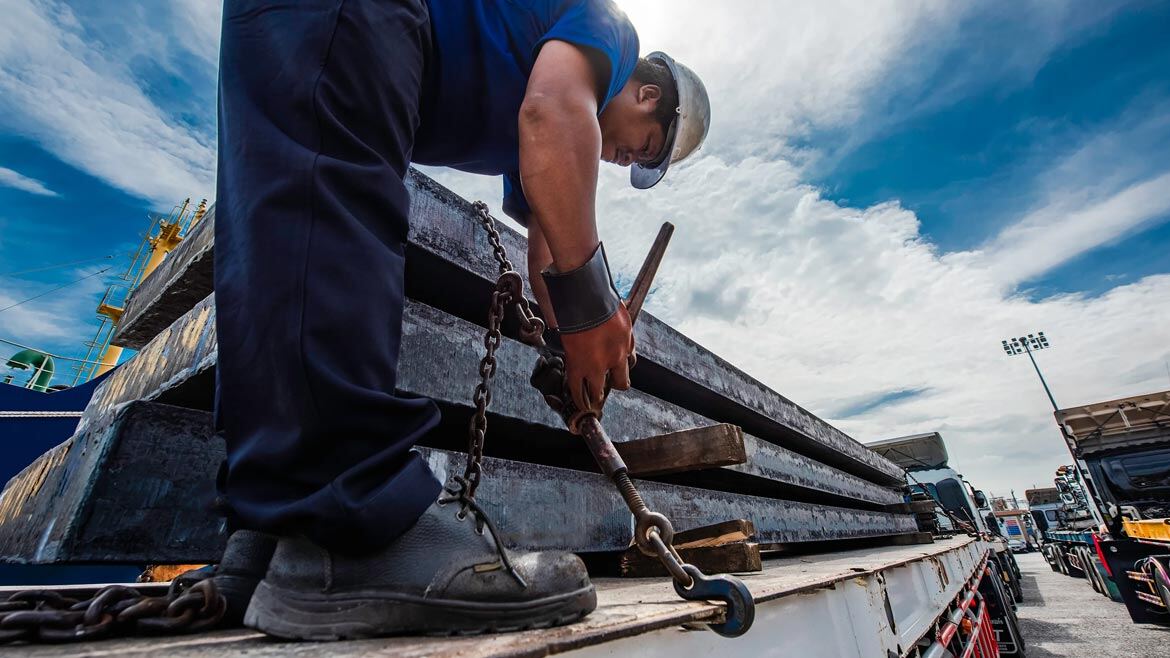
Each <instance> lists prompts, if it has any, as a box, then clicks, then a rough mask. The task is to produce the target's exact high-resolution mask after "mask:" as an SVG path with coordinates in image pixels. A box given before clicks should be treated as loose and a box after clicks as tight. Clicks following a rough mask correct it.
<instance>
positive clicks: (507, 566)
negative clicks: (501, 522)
mask: <svg viewBox="0 0 1170 658" xmlns="http://www.w3.org/2000/svg"><path fill="white" fill-rule="evenodd" d="M459 491H460V489H458V487H456V488H455V489H454V490H453V489H448V490H445V491H444V493H443V495H442V497H440V498H439V500H438V501H436V502H435V503H434V504H432V505H431V506H430V507H429V508H427V511H426V512H424V513H423V515H422V516H421V517H420V518H419V520H418V521H417V522H416V523H415V525H414V526H413V527H412V528H411V529H410V530H408V531H406V533H405V534H404V535H402V536H401V537H399V538H398V539H396V540H394V542H393V543H391V544H390V545H389V546H387V547H386V548H384V549H382V550H380V551H377V552H375V553H372V554H368V555H361V556H349V555H341V554H338V553H334V552H330V551H327V550H325V549H324V548H321V547H319V546H317V545H316V544H313V543H312V542H310V541H308V540H306V539H301V538H281V539H280V541H279V543H278V545H277V548H276V554H275V555H274V556H273V558H272V565H271V567H270V568H269V570H268V575H267V576H266V577H265V578H264V580H263V582H261V583H260V585H259V587H257V588H256V593H255V595H253V597H252V604H251V605H250V606H249V607H248V612H247V615H246V616H245V618H244V624H245V625H246V626H249V627H251V628H255V629H257V630H260V631H263V632H264V633H267V634H269V635H274V636H277V637H281V638H288V639H299V640H337V639H349V638H363V637H375V636H380V635H395V634H415V633H425V634H432V635H434V634H437V635H451V634H460V635H464V634H476V633H485V632H494V631H512V630H521V629H528V628H545V627H549V626H555V625H558V624H566V623H570V622H573V621H576V620H577V619H580V618H582V617H584V616H585V615H587V614H589V613H590V612H592V611H593V609H594V608H595V607H596V606H597V595H596V593H595V592H594V590H593V584H592V583H590V582H589V574H588V573H587V572H586V571H585V565H584V564H583V563H582V562H581V560H580V558H578V557H577V556H575V555H573V554H572V553H565V552H552V551H550V552H540V553H521V552H513V551H508V550H506V549H505V548H504V547H503V545H502V544H501V543H500V541H499V540H498V539H497V538H496V532H495V529H494V527H493V526H492V524H491V522H490V521H489V520H488V519H487V517H486V516H485V515H484V514H483V511H482V510H481V509H480V508H479V506H478V505H477V504H475V503H474V502H473V501H471V502H469V501H468V500H467V498H465V497H462V496H460V495H459V493H458V492H459Z"/></svg>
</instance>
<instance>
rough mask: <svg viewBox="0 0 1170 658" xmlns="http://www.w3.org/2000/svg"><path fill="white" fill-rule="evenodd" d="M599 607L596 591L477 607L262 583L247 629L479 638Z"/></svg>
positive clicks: (329, 636)
mask: <svg viewBox="0 0 1170 658" xmlns="http://www.w3.org/2000/svg"><path fill="white" fill-rule="evenodd" d="M596 607H597V593H596V591H595V590H594V589H593V585H589V586H587V587H583V588H581V589H579V590H576V591H574V592H569V593H566V594H560V595H557V596H550V597H545V598H542V599H536V600H534V601H524V602H517V603H477V602H470V601H453V600H443V599H437V600H436V599H424V598H422V597H417V596H410V595H406V594H392V593H386V592H378V591H366V592H363V591H355V592H344V593H332V594H331V593H324V592H304V591H298V590H289V589H283V588H279V587H275V586H273V585H271V584H269V583H268V582H267V581H261V582H260V585H259V586H258V587H257V588H256V592H255V593H254V594H253V595H252V603H251V605H249V606H248V611H247V613H246V614H245V615H244V625H245V626H247V627H249V628H254V629H256V630H258V631H261V632H263V633H265V634H267V635H271V636H275V637H279V638H282V639H286V640H313V641H324V640H352V639H360V638H370V637H382V636H386V635H406V634H425V635H479V634H482V633H497V632H508V631H521V630H529V629H535V628H549V627H552V626H560V625H564V624H569V623H572V622H575V621H577V620H579V619H581V618H582V617H584V616H585V615H588V614H589V613H590V612H592V611H593V609H594V608H596Z"/></svg>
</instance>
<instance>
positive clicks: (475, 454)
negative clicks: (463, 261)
mask: <svg viewBox="0 0 1170 658" xmlns="http://www.w3.org/2000/svg"><path fill="white" fill-rule="evenodd" d="M472 208H473V209H474V210H475V215H476V218H477V219H479V223H480V225H481V226H483V229H484V231H485V232H486V233H487V237H488V243H489V244H491V248H492V255H493V256H495V259H496V265H497V266H498V267H499V271H500V275H499V277H498V278H497V279H496V287H495V290H494V291H492V302H491V306H490V307H489V308H488V321H487V331H486V332H485V333H484V336H483V347H484V355H483V359H481V360H480V362H479V383H477V384H476V385H475V391H474V392H473V393H472V395H471V400H472V402H473V403H475V413H474V414H473V415H472V417H471V423H470V424H469V426H468V428H467V465H466V466H465V467H464V469H463V479H464V480H465V481H466V482H467V496H468V497H469V498H471V499H472V500H474V499H475V491H476V489H478V488H479V482H480V479H481V478H482V476H483V466H482V461H483V446H484V439H485V438H486V436H487V409H488V406H489V405H491V403H492V388H491V380H492V377H494V376H495V374H496V350H498V349H499V348H500V344H501V343H502V342H503V334H502V333H501V327H502V326H503V324H504V317H505V316H506V315H507V312H508V309H509V307H510V308H514V309H515V310H516V318H517V320H519V322H520V337H521V339H522V340H523V341H524V342H525V343H528V344H529V345H532V346H534V347H544V328H545V324H544V320H542V319H540V318H538V317H536V314H535V313H533V312H532V307H531V306H530V305H529V304H528V300H527V299H526V298H525V297H524V279H523V278H521V276H520V273H519V272H517V271H516V268H515V267H514V266H513V265H512V261H510V260H508V252H507V250H506V249H504V243H503V241H502V240H501V239H500V232H499V230H497V229H496V220H495V219H494V218H493V217H492V216H491V213H489V212H488V207H487V204H486V203H484V202H483V201H476V202H475V203H474V204H472Z"/></svg>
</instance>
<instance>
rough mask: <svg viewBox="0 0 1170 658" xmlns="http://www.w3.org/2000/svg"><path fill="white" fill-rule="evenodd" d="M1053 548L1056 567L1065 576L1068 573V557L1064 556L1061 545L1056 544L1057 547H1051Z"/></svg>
mask: <svg viewBox="0 0 1170 658" xmlns="http://www.w3.org/2000/svg"><path fill="white" fill-rule="evenodd" d="M1053 550H1054V551H1055V553H1056V566H1057V569H1058V570H1059V571H1060V573H1062V574H1064V575H1066V576H1067V575H1069V573H1068V559H1067V558H1065V555H1064V547H1063V546H1057V547H1056V548H1055V549H1053Z"/></svg>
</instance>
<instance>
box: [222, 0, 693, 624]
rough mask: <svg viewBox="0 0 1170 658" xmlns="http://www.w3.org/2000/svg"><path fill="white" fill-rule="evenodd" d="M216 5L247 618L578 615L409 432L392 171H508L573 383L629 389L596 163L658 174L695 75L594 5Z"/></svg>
mask: <svg viewBox="0 0 1170 658" xmlns="http://www.w3.org/2000/svg"><path fill="white" fill-rule="evenodd" d="M223 14H224V15H223V36H222V44H221V59H220V98H219V172H218V190H217V204H216V208H217V214H218V217H217V218H216V223H215V224H216V226H215V228H216V236H215V242H216V248H215V291H216V310H217V323H218V324H217V328H218V339H219V366H218V370H217V379H218V381H217V384H218V386H217V404H216V427H217V430H218V431H219V432H220V433H221V434H222V436H223V437H224V439H225V440H226V442H227V461H226V464H225V467H224V469H223V470H222V472H221V478H220V487H221V492H222V494H223V497H224V499H225V501H226V503H227V506H228V508H229V518H230V520H231V523H232V526H233V527H236V528H242V529H248V530H250V531H263V532H265V533H271V534H273V535H276V536H278V537H279V540H278V542H277V543H276V548H275V553H274V554H271V560H270V564H267V563H268V561H269V553H270V551H271V548H270V547H269V548H268V549H265V548H264V546H262V545H260V544H257V543H256V541H259V540H255V536H256V533H254V532H251V533H248V532H237V533H235V534H234V535H233V537H232V539H231V540H230V541H229V546H228V550H227V552H226V553H225V556H224V560H223V562H222V563H221V569H222V570H223V573H224V574H228V575H229V576H232V577H233V578H235V581H234V582H235V583H236V585H238V586H239V589H241V590H242V591H244V592H245V596H247V595H250V594H251V591H250V590H251V586H252V585H255V582H256V580H258V575H259V574H258V573H257V566H256V565H257V564H260V565H261V566H260V567H259V573H263V571H264V565H265V564H267V566H268V569H267V575H266V576H265V577H264V580H263V582H262V583H260V585H259V587H258V588H257V589H256V592H255V594H254V595H252V598H251V605H250V607H249V608H248V612H247V618H246V620H245V621H246V623H247V624H248V625H249V626H252V627H254V628H257V629H259V630H261V631H264V632H266V633H269V634H271V635H276V636H280V637H288V638H306V639H329V638H345V637H362V636H372V635H383V634H391V633H409V632H449V633H455V632H459V633H464V632H479V631H487V630H499V629H510V628H527V627H536V626H547V625H552V624H560V623H566V622H568V621H571V620H574V619H578V618H580V617H582V616H584V615H586V614H588V613H589V612H590V611H591V610H593V608H594V607H595V605H596V596H595V594H594V591H593V586H592V585H591V584H590V582H589V577H588V574H587V573H586V571H585V567H584V566H583V565H582V563H581V561H580V560H579V559H578V558H577V557H576V556H574V555H572V554H568V553H551V552H546V553H519V552H515V551H505V549H504V548H503V545H502V544H501V542H500V541H499V539H498V538H496V537H493V536H492V535H493V533H492V532H490V530H485V527H486V523H485V520H484V519H483V518H482V516H481V515H482V513H481V512H480V511H478V509H477V508H469V507H468V506H467V505H463V504H460V500H459V499H458V491H457V490H455V489H452V488H450V487H449V488H448V489H447V490H444V487H443V485H442V484H441V483H440V482H439V481H438V480H437V479H436V478H435V476H434V475H432V473H431V471H430V469H429V468H428V467H427V465H426V463H425V462H424V461H423V460H422V458H421V457H420V455H419V454H418V453H417V452H415V451H412V450H411V447H412V446H414V445H415V444H416V443H417V442H418V441H419V440H420V439H421V438H422V437H423V436H424V435H425V434H426V433H427V432H428V431H430V430H432V429H433V428H434V427H435V426H436V425H437V423H438V421H439V411H438V408H437V407H436V406H435V404H434V403H433V402H431V401H430V400H427V399H424V398H419V397H412V396H408V395H404V394H401V393H398V392H397V391H396V382H397V377H396V373H397V369H398V355H399V345H400V342H401V336H402V313H403V307H404V299H405V297H404V293H403V286H404V282H403V276H404V269H403V266H404V263H405V250H406V240H407V230H408V217H409V212H408V211H409V205H410V201H409V198H408V196H407V191H406V187H405V184H404V180H403V179H404V177H405V176H406V173H407V167H408V165H409V164H410V163H411V162H416V163H422V164H430V165H446V166H450V167H453V168H456V169H460V170H462V171H468V172H473V173H477V174H490V175H501V176H503V177H504V195H505V199H504V209H505V211H506V212H507V213H508V214H509V215H511V216H512V217H513V218H515V219H516V220H517V221H519V222H520V223H521V224H524V225H525V226H527V227H528V246H529V251H528V266H529V274H530V277H531V283H532V286H533V289H534V291H535V293H536V296H537V301H538V302H539V304H540V309H541V311H543V313H544V315H545V317H546V319H547V320H548V321H549V324H550V326H551V327H556V328H558V329H559V331H560V337H561V341H562V343H563V345H564V349H565V356H566V372H567V374H568V377H569V381H568V384H569V388H570V391H571V394H572V396H573V398H574V399H575V400H576V402H577V405H578V406H579V407H580V408H581V409H594V408H597V405H598V403H600V401H601V400H602V397H603V390H604V387H605V385H606V382H607V381H608V382H609V383H610V384H611V385H612V386H613V387H614V388H617V389H625V388H628V387H629V385H630V379H629V369H628V365H627V364H628V359H629V357H630V356H631V354H632V353H633V350H634V339H633V335H632V333H631V328H630V319H629V316H628V314H627V312H626V309H625V307H624V306H623V304H622V303H621V301H620V299H618V297H617V294H616V292H615V291H614V289H613V286H612V283H611V282H610V281H611V279H610V275H609V271H608V266H607V264H606V261H605V254H604V251H603V249H602V247H601V243H600V242H599V239H598V234H597V226H596V221H595V217H594V197H595V194H596V186H597V171H598V166H599V165H598V161H599V160H606V161H607V162H612V163H616V164H618V165H621V166H631V165H632V166H633V168H632V170H631V181H632V183H633V185H634V186H635V187H639V188H648V187H650V186H652V185H654V184H655V183H656V182H658V180H659V179H660V178H661V177H662V176H663V174H664V173H665V172H666V170H667V167H668V166H669V165H670V164H671V163H673V162H678V161H679V160H682V159H683V158H685V157H687V156H688V155H689V154H690V153H691V152H693V151H694V150H695V149H697V148H698V147H699V145H700V144H701V143H702V141H703V138H704V137H705V136H706V133H707V127H708V123H709V119H708V117H709V108H708V102H707V95H706V91H705V90H704V88H703V86H702V83H701V82H700V81H699V79H698V78H697V77H696V76H695V74H694V73H693V72H692V71H690V70H689V69H687V68H685V67H683V66H681V65H680V64H678V63H676V62H674V61H673V60H672V59H671V58H670V57H668V56H666V55H664V54H662V53H653V54H651V55H650V56H648V57H647V58H644V59H639V57H638V37H637V34H636V33H635V31H634V28H633V26H632V25H631V24H630V22H629V20H628V19H627V18H626V16H625V15H624V14H623V13H622V12H621V11H620V10H618V9H617V8H616V7H614V5H613V3H612V2H610V1H609V0H479V1H473V0H286V1H282V2H277V1H272V0H270V1H262V0H255V1H249V0H227V2H226V3H225V6H224V10H223ZM542 273H544V274H543V275H544V276H546V277H548V276H555V277H556V281H557V283H556V285H554V286H551V291H550V289H549V287H546V286H545V285H543V284H542ZM550 292H551V293H552V294H551V295H550ZM455 294H458V293H455ZM554 315H555V317H554ZM248 536H251V537H252V538H253V540H255V541H253V540H249V539H247V537H248ZM233 574H234V575H233ZM249 579H250V580H249ZM241 583H242V584H241ZM229 593H230V592H229ZM236 593H237V594H238V592H236ZM245 600H246V598H245Z"/></svg>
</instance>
